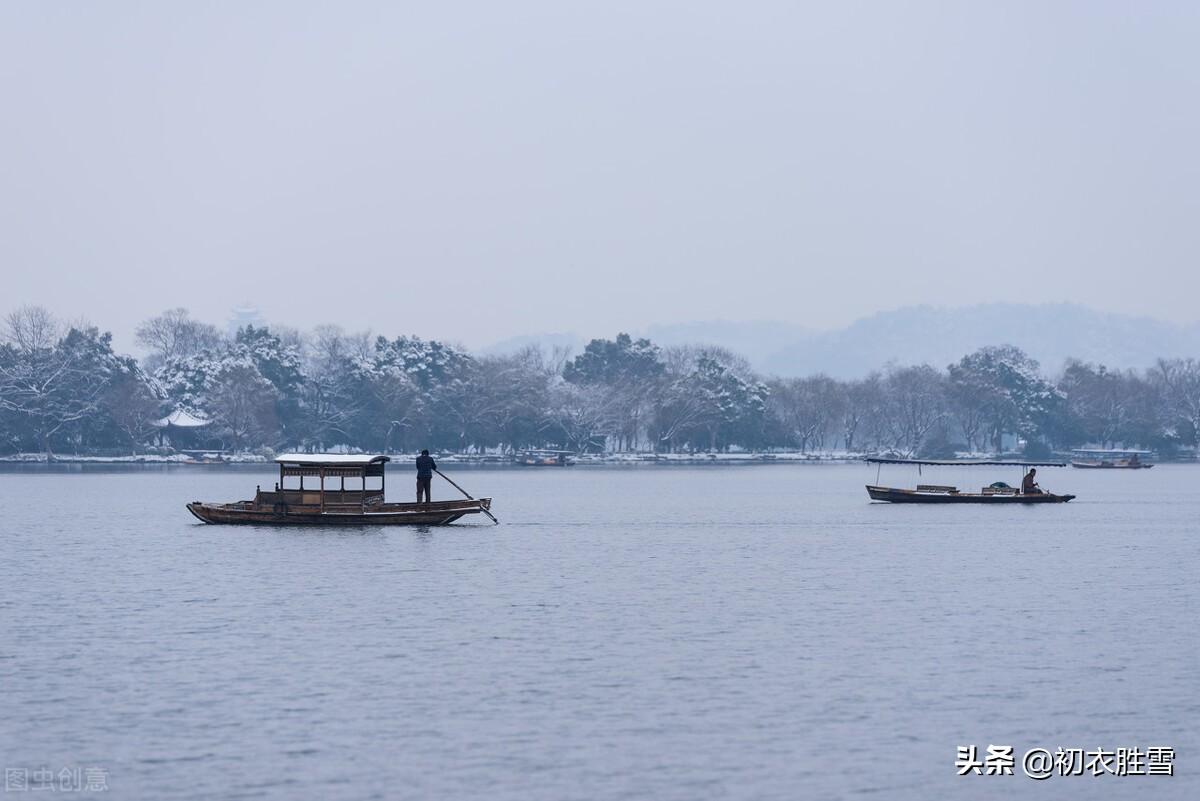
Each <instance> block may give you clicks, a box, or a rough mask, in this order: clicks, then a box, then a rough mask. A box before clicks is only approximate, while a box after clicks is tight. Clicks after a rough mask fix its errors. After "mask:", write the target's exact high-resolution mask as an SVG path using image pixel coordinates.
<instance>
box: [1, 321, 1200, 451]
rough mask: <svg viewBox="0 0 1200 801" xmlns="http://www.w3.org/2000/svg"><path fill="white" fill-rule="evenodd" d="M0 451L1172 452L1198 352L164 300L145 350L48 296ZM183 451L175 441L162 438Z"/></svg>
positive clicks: (18, 364) (1191, 421)
mask: <svg viewBox="0 0 1200 801" xmlns="http://www.w3.org/2000/svg"><path fill="white" fill-rule="evenodd" d="M3 329H4V330H3V339H2V342H0V451H3V452H7V453H13V452H22V451H43V452H45V453H48V454H49V453H54V452H74V453H88V452H102V451H121V452H130V453H133V452H141V451H144V450H146V449H147V447H148V446H150V445H151V444H152V443H154V442H155V440H156V436H158V435H160V434H161V429H160V428H159V427H157V426H156V425H155V422H156V421H158V420H160V419H161V418H163V417H165V416H166V415H167V414H168V413H170V412H172V411H184V412H187V413H188V414H190V415H192V416H194V417H197V418H200V419H203V420H208V421H210V424H209V425H207V426H205V427H203V428H198V429H194V430H192V431H181V432H175V433H174V434H173V439H175V440H188V444H190V445H192V446H194V447H204V448H219V449H223V450H235V451H245V450H254V449H267V448H269V449H274V450H280V449H300V450H317V451H320V450H331V449H337V448H342V447H346V448H354V449H362V450H368V451H384V452H393V451H401V452H411V451H413V450H416V449H418V448H423V447H428V448H431V449H435V450H440V451H453V452H471V451H482V450H496V449H500V450H520V449H526V448H556V449H563V450H570V451H576V452H596V451H654V452H664V453H675V452H696V451H705V452H716V451H722V450H728V449H731V448H732V449H743V450H763V451H766V450H800V451H825V450H845V451H850V452H860V453H885V452H886V453H893V454H898V455H902V456H918V455H919V456H924V457H930V458H933V457H949V456H952V455H953V454H954V453H955V452H962V451H971V452H979V451H992V452H999V451H1002V450H1006V449H1012V448H1013V447H1014V446H1015V444H1016V443H1018V442H1019V443H1022V447H1023V448H1024V449H1025V452H1026V453H1027V454H1040V453H1048V452H1049V451H1051V450H1061V449H1066V448H1071V447H1079V446H1084V445H1088V446H1093V447H1095V446H1099V447H1116V446H1120V447H1142V448H1150V449H1154V450H1157V451H1159V452H1160V453H1161V454H1163V455H1171V454H1173V453H1176V452H1178V451H1180V450H1183V449H1192V448H1195V447H1196V445H1197V436H1198V434H1200V362H1197V361H1196V360H1194V359H1160V360H1158V362H1157V363H1156V364H1154V365H1152V366H1150V367H1147V368H1146V369H1143V370H1110V369H1107V368H1106V367H1104V366H1103V365H1097V364H1090V363H1085V362H1081V361H1077V360H1070V361H1068V362H1067V363H1066V364H1065V365H1064V366H1063V368H1062V369H1061V371H1060V372H1058V374H1056V375H1053V376H1051V375H1047V374H1045V373H1044V372H1043V371H1042V370H1041V368H1040V366H1039V365H1038V363H1037V362H1036V361H1034V360H1033V359H1031V358H1030V357H1029V356H1028V355H1026V354H1025V353H1023V352H1022V351H1021V350H1019V349H1018V348H1015V347H1012V346H1008V345H998V346H994V347H985V348H981V349H979V350H977V351H975V352H974V353H970V354H967V355H965V356H963V357H962V358H961V359H960V360H959V361H957V362H955V363H953V364H950V365H946V366H945V367H936V366H931V365H915V366H914V365H887V366H883V367H881V368H880V369H879V370H878V371H877V372H873V373H871V374H870V375H867V376H865V377H863V378H860V379H857V380H851V381H842V380H836V379H833V378H830V377H829V376H825V375H810V376H806V377H803V378H778V377H769V376H762V375H759V374H757V373H756V372H755V371H754V370H753V369H751V367H750V365H749V363H748V362H747V361H746V360H745V359H744V358H742V357H740V356H738V355H737V354H735V353H732V352H730V351H728V350H726V349H723V348H719V347H711V346H703V345H694V346H682V347H660V346H658V345H655V344H654V343H652V342H650V341H649V340H646V339H634V338H632V337H630V336H629V335H627V334H618V335H617V336H616V337H615V338H613V339H595V340H592V341H591V342H590V343H589V344H588V345H587V347H586V348H585V349H584V350H583V351H582V352H581V353H579V354H576V355H573V356H572V355H571V354H569V353H567V352H565V351H563V350H550V351H546V350H543V349H540V348H537V347H529V348H526V349H524V350H521V351H519V352H517V353H513V354H509V355H478V354H471V353H468V352H467V351H465V350H464V349H462V348H460V347H457V346H455V345H452V344H449V343H445V342H438V341H433V340H425V339H421V338H419V337H415V336H399V337H396V338H394V339H389V338H387V337H385V336H372V335H370V334H368V333H363V332H360V333H351V332H346V331H344V330H342V329H341V328H339V327H337V326H320V327H318V328H316V329H314V330H313V331H310V332H303V333H301V332H297V331H294V330H287V329H268V328H256V327H253V326H247V327H244V328H242V329H240V330H238V331H237V332H236V334H234V335H233V336H226V335H225V334H223V333H222V332H220V331H219V330H218V329H217V328H216V327H214V326H212V325H210V324H207V323H204V322H202V321H198V320H195V319H193V318H192V317H190V316H189V315H188V313H187V311H186V310H184V309H174V310H171V311H168V312H166V313H164V314H162V315H159V316H157V317H154V318H152V319H150V320H147V321H145V322H144V323H142V325H141V326H139V328H138V330H137V341H138V344H139V345H140V346H142V347H143V348H144V349H145V350H146V352H147V354H148V355H147V356H146V357H145V358H143V359H142V360H140V361H139V360H138V359H135V358H133V357H132V356H128V355H122V354H117V353H115V352H114V351H113V348H112V338H111V336H110V335H109V334H107V333H102V332H101V331H100V330H99V329H97V328H96V327H95V326H92V325H89V324H86V323H76V324H73V325H69V324H64V323H62V322H61V321H59V320H57V319H55V318H54V317H53V316H52V315H51V314H50V313H49V312H47V311H46V310H45V309H42V308H40V307H24V308H20V309H17V310H16V311H13V312H11V313H10V314H8V316H7V317H6V318H5V320H4V326H3ZM174 444H175V445H176V446H179V445H180V442H179V441H176V442H174Z"/></svg>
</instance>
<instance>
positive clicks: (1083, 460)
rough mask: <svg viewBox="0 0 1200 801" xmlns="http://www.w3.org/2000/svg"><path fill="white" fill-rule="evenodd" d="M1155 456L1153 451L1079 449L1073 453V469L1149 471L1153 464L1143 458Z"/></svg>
mask: <svg viewBox="0 0 1200 801" xmlns="http://www.w3.org/2000/svg"><path fill="white" fill-rule="evenodd" d="M1151 455H1153V452H1152V451H1140V450H1125V449H1121V448H1077V449H1075V450H1073V451H1071V456H1073V457H1074V458H1073V459H1071V467H1078V468H1081V469H1086V470H1149V469H1150V468H1151V467H1154V464H1153V463H1152V462H1144V461H1142V459H1143V458H1145V457H1147V456H1151Z"/></svg>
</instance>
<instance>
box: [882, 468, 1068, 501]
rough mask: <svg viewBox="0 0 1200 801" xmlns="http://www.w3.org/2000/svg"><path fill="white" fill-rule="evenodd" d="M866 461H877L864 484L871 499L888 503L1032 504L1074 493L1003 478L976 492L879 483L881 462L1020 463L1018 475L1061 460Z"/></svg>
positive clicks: (924, 485) (1060, 499) (943, 485)
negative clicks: (1034, 488)
mask: <svg viewBox="0 0 1200 801" xmlns="http://www.w3.org/2000/svg"><path fill="white" fill-rule="evenodd" d="M864 461H866V462H867V463H868V464H874V465H877V470H876V473H875V483H874V484H868V485H867V494H868V495H869V496H870V497H871V500H873V501H885V502H887V503H998V504H1013V503H1018V504H1031V503H1067V502H1068V501H1071V500H1074V498H1075V496H1074V495H1059V494H1056V493H1053V492H1045V491H1043V492H1038V493H1023V492H1021V486H1020V482H1019V481H1018V484H1017V486H1015V487H1013V486H1009V485H1008V484H1007V483H1005V482H1003V481H996V482H994V483H992V484H990V485H988V486H986V487H982V488H981V489H980V490H979V492H970V491H967V492H963V491H961V490H959V489H958V487H955V486H949V485H945V484H917V486H916V489H900V488H897V487H884V486H881V485H880V484H879V475H880V471H881V470H882V468H883V465H909V466H914V467H916V468H917V472H918V474H920V472H921V468H922V467H925V466H930V467H1020V468H1021V469H1022V472H1021V475H1022V477H1023V476H1024V471H1025V470H1028V469H1029V468H1031V467H1066V464H1065V463H1063V462H1003V461H952V460H944V461H943V460H929V459H887V458H882V457H878V458H877V457H869V458H867V459H865V460H864Z"/></svg>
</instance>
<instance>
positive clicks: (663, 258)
mask: <svg viewBox="0 0 1200 801" xmlns="http://www.w3.org/2000/svg"><path fill="white" fill-rule="evenodd" d="M1198 41H1200V4H1197V3H1194V2H1180V3H1168V2H1144V3H1134V2H1113V3H1106V2H1095V1H1092V2H1079V3H1066V2H1046V1H1045V0H1039V1H1038V2H1030V3H1016V2H1007V1H1006V2H990V3H983V2H946V3H901V2H883V1H882V0H881V1H880V2H871V3H850V2H843V1H842V0H838V2H827V3H771V2H742V3H734V2H723V3H714V2H703V1H700V0H687V1H686V2H651V1H650V0H640V1H639V2H628V3H624V2H615V1H614V0H605V2H595V3H591V2H587V3H585V2H563V1H562V0H547V1H546V2H518V1H517V0H509V1H508V2H475V3H455V2H432V3H431V2H422V3H410V4H406V3H399V2H388V3H385V2H381V3H351V2H338V3H303V2H298V1H297V0H289V2H280V3H253V2H225V3H203V4H202V3H183V2H177V3H157V2H146V3H118V2H103V3H100V2H96V3H91V2H76V3H67V2H60V3H48V2H32V1H30V2H8V3H4V4H3V5H2V6H0V98H2V100H3V112H2V113H3V123H2V124H0V264H2V268H3V273H4V289H5V291H4V293H3V297H4V298H5V301H6V302H5V304H3V305H4V306H5V307H6V308H11V307H13V306H16V305H19V304H22V303H38V304H43V305H46V306H48V307H50V308H51V309H53V310H54V311H56V312H58V313H60V314H62V315H64V316H78V315H87V316H88V317H90V318H91V319H92V320H94V321H95V322H97V323H99V324H101V325H102V326H105V327H109V328H111V329H112V330H113V331H114V333H115V334H116V335H117V338H118V343H119V344H121V345H124V346H126V347H130V346H131V345H132V343H131V341H130V337H129V332H131V331H132V329H133V327H134V325H135V324H136V323H137V321H138V320H140V319H142V318H145V317H148V316H150V315H152V314H155V313H157V312H159V311H161V310H163V309H165V308H168V307H173V306H186V307H188V308H189V309H191V310H192V312H193V313H194V314H195V315H196V316H199V317H202V318H206V319H209V320H211V321H213V322H218V323H221V322H224V321H225V320H226V319H227V318H228V317H229V313H230V309H231V307H233V306H235V305H239V304H242V303H244V302H249V303H251V304H253V305H255V306H258V307H259V308H260V309H261V310H262V312H263V314H264V315H265V316H266V317H267V318H268V319H269V320H272V321H277V322H280V323H286V324H290V325H296V326H302V327H303V326H306V325H307V324H308V323H310V322H317V321H331V322H339V323H342V324H344V325H346V326H349V327H351V328H363V327H368V326H369V327H371V328H373V329H375V330H376V331H379V332H384V333H389V334H399V333H416V334H420V335H422V336H428V337H438V338H446V339H452V340H457V341H460V342H464V343H466V344H468V345H473V346H474V345H482V344H485V343H488V342H491V341H493V340H497V339H501V338H504V337H507V336H510V335H514V334H523V333H536V332H544V331H561V330H572V331H576V332H579V333H582V334H587V335H600V334H611V333H613V332H615V331H616V330H618V329H625V328H633V329H638V328H643V327H645V326H647V325H650V324H653V323H671V322H679V321H688V320H704V319H715V318H723V319H728V320H755V319H777V320H789V321H799V322H805V323H807V324H809V325H811V326H814V327H832V326H839V325H843V324H846V323H848V322H850V321H851V320H853V319H855V318H857V317H860V316H862V315H864V314H869V313H871V312H874V311H877V310H880V309H888V308H894V307H896V306H900V305H904V304H909V303H932V304H939V305H961V304H969V303H977V302H982V301H989V300H1010V301H1035V302H1040V301H1062V300H1072V301H1077V302H1080V303H1084V304H1087V305H1091V306H1094V307H1097V308H1101V309H1107V310H1112V311H1119V312H1128V313H1136V314H1148V315H1153V316H1157V317H1162V318H1164V319H1170V320H1174V321H1179V322H1190V321H1194V320H1196V319H1197V318H1198V317H1200V311H1197V302H1196V298H1197V289H1198V288H1200V277H1198V274H1197V259H1196V255H1197V252H1198V247H1197V246H1198V245H1200V180H1198V179H1200V175H1198V173H1200V156H1198V155H1197V149H1198V148H1200V102H1198V99H1200V47H1197V42H1198Z"/></svg>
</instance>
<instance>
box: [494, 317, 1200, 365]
mask: <svg viewBox="0 0 1200 801" xmlns="http://www.w3.org/2000/svg"><path fill="white" fill-rule="evenodd" d="M616 333H617V332H616V331H608V332H601V333H599V334H598V336H604V337H612V336H614V335H615V334H616ZM629 333H630V334H632V335H634V336H644V337H648V338H649V339H651V340H653V341H654V342H655V343H656V344H658V345H662V346H671V345H682V344H707V345H720V346H721V347H725V348H728V349H729V350H732V351H734V352H736V353H740V354H741V355H743V356H745V357H746V358H747V359H749V360H750V362H751V364H753V365H754V367H755V368H756V369H758V370H760V371H762V372H763V373H766V374H770V375H779V376H797V375H811V374H813V373H827V374H829V375H831V376H834V377H836V378H857V377H860V376H863V375H866V374H867V373H869V372H871V371H872V370H878V369H880V368H882V367H884V366H885V365H887V364H888V363H889V362H894V363H896V364H931V365H934V366H935V367H939V368H944V367H945V366H946V365H948V364H950V363H951V362H954V361H958V360H959V359H960V358H962V357H963V356H964V355H965V354H967V353H970V352H971V351H973V350H975V349H977V348H981V347H983V346H985V345H1016V346H1017V347H1019V348H1021V349H1022V350H1024V351H1025V352H1026V353H1028V354H1029V355H1031V356H1032V357H1033V358H1035V359H1037V360H1038V361H1039V362H1040V363H1041V365H1042V369H1043V370H1044V371H1046V372H1047V373H1048V374H1053V373H1056V372H1057V371H1058V370H1060V369H1061V368H1062V366H1063V363H1064V362H1065V361H1066V360H1067V358H1069V357H1075V358H1079V359H1083V360H1084V361H1090V362H1096V363H1100V364H1104V365H1107V366H1109V367H1112V368H1125V367H1135V368H1142V367H1149V366H1151V365H1153V364H1154V360H1155V359H1157V358H1159V357H1175V356H1193V357H1200V325H1190V326H1180V325H1174V324H1172V323H1166V322H1163V321H1161V320H1155V319H1153V318H1149V317H1133V316H1130V315H1123V314H1111V313H1108V312H1100V311H1096V310H1094V309H1089V308H1087V307H1085V306H1077V305H1074V304H1069V303H1057V304H1041V305H1032V304H1019V303H989V304H983V305H979V306H965V307H959V308H939V307H933V306H906V307H904V308H900V309H896V310H894V311H887V312H880V313H878V314H874V315H871V316H870V317H864V318H862V319H861V320H857V321H856V322H854V323H852V324H851V325H849V326H847V327H846V328H842V329H838V330H834V331H813V330H811V329H808V328H805V327H804V326H802V325H800V324H798V323H787V322H778V321H758V322H754V321H751V322H730V321H723V320H717V321H708V322H695V323H680V324H672V325H652V326H650V327H648V328H645V329H643V330H641V331H630V332H629ZM591 338H592V337H585V336H581V335H578V334H575V333H558V334H537V335H530V336H521V337H513V338H511V339H507V340H504V341H503V342H499V343H497V344H495V345H492V346H491V347H488V348H485V349H484V352H485V353H492V354H502V353H513V352H515V351H517V350H520V349H521V348H522V347H525V346H526V345H533V344H540V345H542V346H544V347H553V346H565V347H568V348H570V349H571V350H572V351H573V352H575V353H578V352H579V351H581V350H582V349H583V347H584V346H585V345H586V344H587V342H588V341H589V340H590V339H591Z"/></svg>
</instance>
